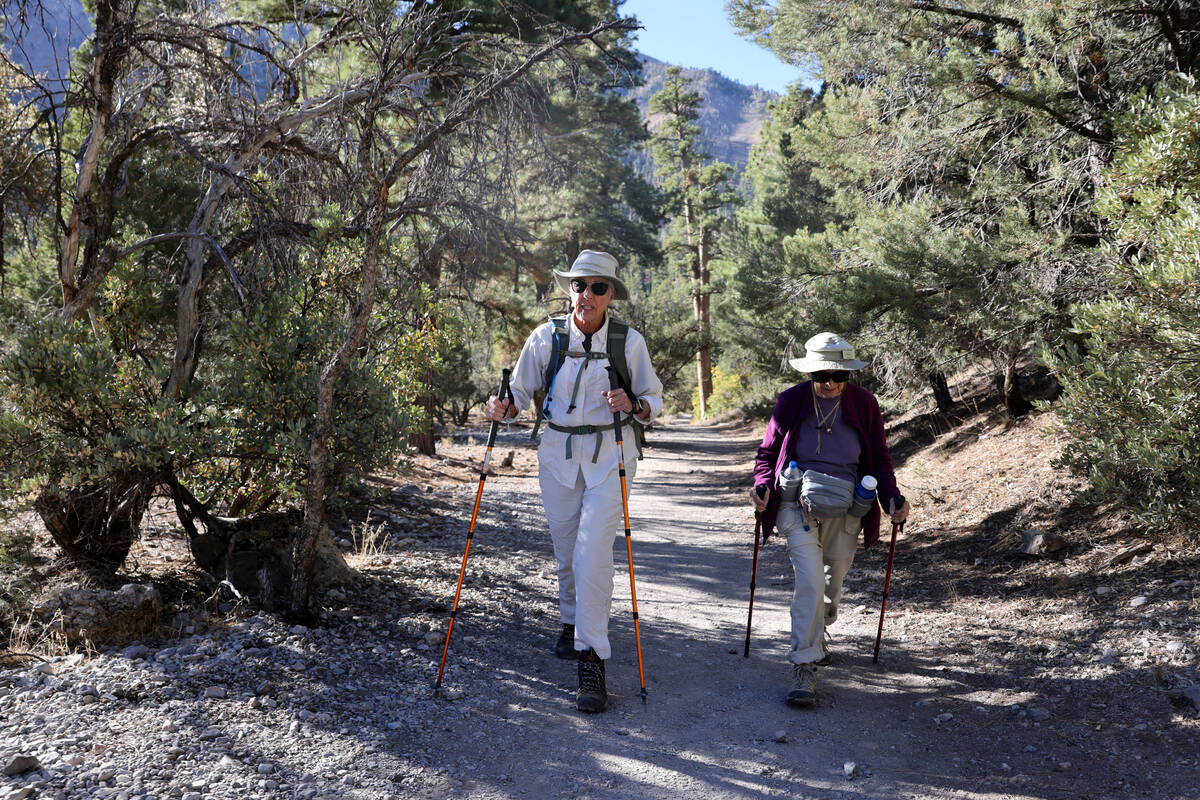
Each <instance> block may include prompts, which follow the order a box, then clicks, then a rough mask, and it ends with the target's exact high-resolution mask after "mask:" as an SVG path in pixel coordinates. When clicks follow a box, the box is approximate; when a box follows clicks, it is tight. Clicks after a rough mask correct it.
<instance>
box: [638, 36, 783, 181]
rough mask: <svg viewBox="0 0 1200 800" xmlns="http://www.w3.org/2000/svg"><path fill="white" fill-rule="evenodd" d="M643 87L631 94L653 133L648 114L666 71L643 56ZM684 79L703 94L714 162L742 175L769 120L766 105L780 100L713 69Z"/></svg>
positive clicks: (687, 73)
mask: <svg viewBox="0 0 1200 800" xmlns="http://www.w3.org/2000/svg"><path fill="white" fill-rule="evenodd" d="M641 58H642V74H643V77H644V83H643V84H642V85H641V86H639V87H638V88H636V89H634V90H633V91H632V92H630V95H631V96H632V97H633V98H634V100H636V101H637V104H638V108H639V109H641V112H642V116H643V117H646V118H647V124H649V126H650V129H651V130H654V129H655V128H656V127H657V123H658V120H657V119H656V118H654V117H652V116H650V115H649V114H648V113H647V109H648V107H649V105H650V97H651V96H652V95H654V94H655V93H656V92H658V91H660V90H661V89H662V87H663V80H664V78H665V76H666V70H667V67H668V66H670V65H668V64H666V63H664V62H662V61H659V60H658V59H656V58H651V57H650V56H647V55H644V54H643V55H642V56H641ZM683 77H685V78H687V79H688V80H690V81H691V82H692V86H693V88H694V89H695V90H696V91H698V92H699V93H700V98H701V100H702V104H701V108H700V120H699V123H700V129H701V136H700V141H701V143H702V144H703V146H704V149H705V150H706V151H707V152H708V153H709V154H710V155H711V156H713V157H714V158H717V159H720V160H721V161H725V162H727V163H730V164H733V165H734V166H735V167H736V168H737V170H738V171H739V172H740V171H741V170H742V168H744V167H745V166H746V162H747V161H748V160H749V156H750V147H751V145H753V144H754V143H755V142H757V141H758V136H759V132H760V131H761V130H762V126H763V123H764V122H765V121H766V118H767V103H768V102H770V101H771V100H773V99H775V98H776V97H778V95H777V94H775V93H774V92H769V91H767V90H765V89H760V88H759V87H757V86H746V85H744V84H741V83H738V82H737V81H734V80H730V79H729V78H726V77H725V76H724V75H722V74H721V73H719V72H717V71H716V70H712V69H695V68H692V67H685V68H684V70H683Z"/></svg>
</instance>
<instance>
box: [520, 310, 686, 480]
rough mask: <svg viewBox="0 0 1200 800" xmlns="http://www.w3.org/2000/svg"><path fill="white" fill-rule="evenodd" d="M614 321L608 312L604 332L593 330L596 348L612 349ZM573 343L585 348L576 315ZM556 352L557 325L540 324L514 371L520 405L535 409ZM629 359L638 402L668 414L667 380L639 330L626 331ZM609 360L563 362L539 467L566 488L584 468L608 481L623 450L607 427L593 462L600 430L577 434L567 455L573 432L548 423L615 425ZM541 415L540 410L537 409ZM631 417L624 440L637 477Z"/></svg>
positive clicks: (570, 329)
mask: <svg viewBox="0 0 1200 800" xmlns="http://www.w3.org/2000/svg"><path fill="white" fill-rule="evenodd" d="M608 323H609V317H608V316H607V315H606V316H605V319H604V324H603V325H601V326H600V330H598V331H596V332H595V333H593V334H592V352H594V353H597V352H598V353H606V354H607V347H608ZM567 334H568V346H567V349H568V350H569V351H572V352H581V351H582V350H583V334H582V333H581V332H580V330H579V328H578V327H576V325H575V319H574V317H568V320H567ZM553 351H554V323H552V322H547V323H545V324H544V325H539V326H538V327H537V328H536V329H534V331H533V333H531V334H529V338H528V339H526V340H525V346H524V347H523V348H521V356H520V358H518V359H517V367H516V369H515V370H513V374H512V381H511V386H512V393H513V399H514V400H515V401H516V407H517V408H520V409H525V408H529V405H530V402H531V401H532V399H533V394H534V392H537V391H540V390H541V389H542V388H543V387H542V381H543V380H544V379H545V376H546V367H547V365H549V363H550V356H551V355H552V353H553ZM625 363H626V364H628V365H629V385H630V388H631V389H632V390H633V397H632V398H630V399H631V400H633V402H634V405H635V406H636V405H637V399H638V398H640V399H642V400H645V401H646V403H647V404H648V405H649V406H650V419H654V418H655V417H657V416H658V415H659V413H661V412H662V406H663V400H662V389H663V387H662V381H660V380H659V379H658V375H656V374H655V373H654V367H653V366H652V365H651V364H650V352H649V351H648V350H647V349H646V340H645V338H643V336H642V335H641V334H640V333H638V332H637V331H635V330H634V329H633V328H630V329H629V332H628V333H627V334H626V335H625ZM608 364H609V361H608V358H597V359H587V358H571V357H569V356H568V357H567V358H566V359H564V360H563V365H562V368H561V369H560V370H559V371H558V376H557V377H556V378H555V381H554V391H553V392H552V393H551V400H550V405H549V408H550V418H549V419H548V420H547V423H545V424H546V427H545V428H544V430H543V433H542V442H541V445H540V446H539V447H538V465H539V469H540V470H546V471H548V472H549V474H551V475H553V476H554V478H555V480H557V481H558V482H559V483H561V484H563V485H564V486H567V487H571V486H574V485H575V480H576V476H577V475H578V474H579V470H582V471H583V479H584V481H585V482H586V484H587V485H588V486H596V485H598V484H599V483H601V482H603V481H604V479H605V478H606V477H607V476H608V474H609V473H610V472H612V471H613V470H615V469H616V468H617V465H618V463H619V460H620V453H619V452H618V451H617V441H616V436H615V434H614V432H613V431H611V430H607V431H603V432H602V433H601V434H600V436H601V437H602V438H601V444H600V452H599V454H598V455H597V457H596V461H595V463H592V454H593V453H595V452H596V443H595V437H596V434H587V435H576V436H574V437H573V439H574V441H572V443H571V458H570V459H568V458H567V439H568V437H571V434H568V433H565V432H563V431H556V430H553V429H551V428H550V427H549V425H548V423H549V422H553V423H554V424H556V425H562V426H564V427H577V426H581V425H597V426H599V425H611V424H612V411H611V410H610V409H609V407H608V401H607V400H606V399H605V398H604V396H603V395H602V394H601V392H605V391H608V390H609V389H610V385H609V378H608V370H607V369H605V367H607V366H608ZM580 370H583V378H582V379H581V381H580V384H579V394H578V395H577V397H576V399H575V408H574V410H572V411H570V412H568V410H567V409H568V407H569V405H570V401H571V390H572V388H573V387H574V386H575V378H576V376H577V375H578V374H579V372H580ZM534 413H535V414H536V409H535V411H534ZM629 419H630V417H629V415H622V423H623V424H622V437H621V438H622V442H623V445H624V448H625V453H626V459H625V469H626V472H627V473H628V474H629V477H630V478H632V477H633V475H634V473H635V472H636V471H637V467H636V460H637V458H636V457H637V447H636V445H635V444H634V441H633V432H632V431H631V430H630V427H629V426H628V425H627V424H624V423H627V421H628V420H629Z"/></svg>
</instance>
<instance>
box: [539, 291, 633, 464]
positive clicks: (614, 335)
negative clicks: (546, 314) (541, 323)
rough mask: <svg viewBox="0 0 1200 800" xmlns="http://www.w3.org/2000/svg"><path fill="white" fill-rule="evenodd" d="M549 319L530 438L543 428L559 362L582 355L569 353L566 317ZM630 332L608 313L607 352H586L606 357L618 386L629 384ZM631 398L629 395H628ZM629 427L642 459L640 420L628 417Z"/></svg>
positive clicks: (623, 323) (618, 318)
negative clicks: (549, 342) (547, 353)
mask: <svg viewBox="0 0 1200 800" xmlns="http://www.w3.org/2000/svg"><path fill="white" fill-rule="evenodd" d="M550 322H551V323H553V324H554V333H553V336H552V341H553V347H552V349H551V350H550V361H549V362H548V363H547V364H546V374H545V376H544V377H543V379H542V388H541V391H539V392H535V393H534V402H535V403H536V404H537V421H536V422H534V424H533V432H532V433H531V434H530V438H532V439H536V438H537V435H538V431H540V430H541V428H542V422H543V421H545V419H546V416H545V409H546V401H547V400H548V399H550V398H551V397H553V392H554V382H555V380H556V379H557V378H558V371H559V370H560V369H562V365H563V364H564V363H565V362H566V360H567V357H568V356H573V357H575V358H581V357H585V356H583V355H582V354H579V355H576V354H573V353H571V351H570V349H569V347H568V345H569V341H570V334H569V332H568V330H567V318H566V317H565V316H564V317H550ZM628 333H629V323H627V322H625V321H624V320H623V319H621V318H620V317H617V316H616V315H615V314H609V317H608V341H607V343H606V344H605V350H607V351H608V352H607V354H600V353H596V354H588V355H587V356H586V357H589V358H603V357H604V356H605V355H607V357H608V361H609V363H610V364H611V365H612V367H613V369H615V370H616V371H617V376H618V378H619V382H620V385H621V386H623V387H625V386H631V384H630V381H629V364H628V362H626V361H625V337H626V335H627V334H628ZM630 399H631V400H632V399H633V398H632V397H631V398H630ZM629 427H631V428H632V429H633V442H634V444H635V445H636V446H637V451H638V455H637V457H638V459H639V460H641V458H642V448H643V447H644V446H645V444H646V434H645V432H644V431H643V429H642V428H643V426H642V423H641V422H639V421H638V420H637V419H636V418H634V417H632V416H631V417H630V419H629Z"/></svg>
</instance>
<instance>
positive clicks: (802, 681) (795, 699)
mask: <svg viewBox="0 0 1200 800" xmlns="http://www.w3.org/2000/svg"><path fill="white" fill-rule="evenodd" d="M785 702H786V703H787V704H788V705H789V706H791V707H792V708H812V707H813V706H815V705H816V704H817V668H816V667H814V666H813V665H812V664H793V665H792V686H791V688H790V689H789V690H788V693H787V698H786V699H785Z"/></svg>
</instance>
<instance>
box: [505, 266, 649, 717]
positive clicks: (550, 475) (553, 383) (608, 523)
mask: <svg viewBox="0 0 1200 800" xmlns="http://www.w3.org/2000/svg"><path fill="white" fill-rule="evenodd" d="M616 270H617V260H616V259H615V258H614V257H613V256H611V255H609V254H608V253H602V252H597V251H594V250H584V251H583V252H581V253H580V254H579V257H578V258H576V259H575V263H574V264H572V265H571V269H570V270H569V271H567V272H560V271H558V270H555V272H554V275H555V282H556V283H557V284H558V286H559V288H560V289H562V290H563V291H565V292H567V294H568V295H569V296H570V299H571V314H570V315H569V316H568V317H566V318H565V319H552V320H551V321H550V322H547V323H545V324H543V325H540V326H539V327H538V328H537V329H535V330H534V331H533V333H532V334H530V336H529V338H528V339H527V340H526V341H525V346H524V348H523V349H522V350H521V356H520V358H519V359H518V360H517V366H516V369H515V370H514V372H513V376H512V384H511V387H512V393H513V398H514V400H515V403H513V404H511V405H510V404H509V403H508V402H507V401H505V400H500V399H498V398H496V397H494V396H493V397H490V398H488V401H487V403H486V404H485V406H484V414H485V415H486V416H487V418H488V419H492V420H504V419H511V418H512V417H515V416H516V415H517V413H518V412H519V410H520V409H524V408H528V407H529V404H530V402H531V401H534V402H536V403H537V404H538V408H539V420H540V419H541V418H542V417H543V416H544V418H545V422H546V426H547V430H546V432H545V434H544V435H543V436H542V440H541V444H540V446H539V447H538V480H539V482H540V484H541V490H542V505H543V507H544V508H545V510H546V522H547V523H548V525H549V528H550V537H551V539H552V540H553V543H554V555H555V558H556V560H557V561H558V604H559V613H560V615H561V619H562V625H563V627H562V633H561V635H560V636H559V639H558V641H557V643H556V644H555V648H554V649H555V653H556V654H557V655H558V656H559V657H560V658H576V659H577V660H578V662H579V693H578V696H577V698H576V704H577V706H578V708H579V710H581V711H587V712H599V711H604V710H605V709H606V708H607V707H608V693H607V689H606V687H605V683H604V661H605V660H607V659H608V658H609V657H610V656H611V655H612V648H611V646H610V645H609V641H608V621H609V611H610V609H611V607H612V593H613V576H614V572H615V570H614V568H613V540H614V539H615V538H616V534H617V530H618V528H620V527H621V522H622V511H621V483H620V478H619V475H618V472H617V467H618V463H619V460H620V454H619V452H618V449H617V443H616V436H615V433H614V430H613V413H614V412H621V413H622V414H624V415H626V416H625V417H624V418H623V419H622V430H623V436H622V439H623V443H624V447H625V452H626V454H627V457H626V459H625V465H626V474H627V477H628V479H629V481H632V479H633V476H634V475H635V474H636V472H637V466H636V465H637V461H636V459H635V458H634V454H635V448H636V442H637V440H638V438H639V437H638V436H637V435H635V432H634V430H633V428H634V427H635V426H634V425H633V424H631V423H632V422H634V421H636V422H638V423H640V424H644V423H648V422H650V421H651V420H653V419H654V418H655V417H656V416H657V415H658V414H659V412H661V411H662V382H661V381H659V379H658V376H657V375H655V374H654V368H653V367H652V366H651V364H650V354H649V352H648V351H647V349H646V341H645V339H644V338H643V337H642V335H641V334H640V333H638V332H637V331H635V330H633V329H632V328H630V327H629V326H628V325H627V324H625V323H624V322H622V321H621V320H619V319H617V318H615V317H614V316H613V315H612V314H609V313H607V311H608V305H609V303H611V302H612V301H613V300H614V299H615V300H627V299H629V291H628V290H627V289H626V287H625V284H624V283H622V282H621V280H620V279H619V278H618V277H617V275H616ZM556 338H557V340H558V341H557V344H556V341H555V340H556ZM610 348H611V350H610ZM618 348H619V353H620V354H623V355H624V358H623V359H621V358H620V357H619V355H618V357H615V358H612V359H611V360H610V358H609V355H610V352H617V349H618ZM552 362H557V363H560V364H561V366H559V367H558V368H557V369H556V370H551V369H550V368H551V365H552ZM610 364H611V365H612V366H614V368H615V369H616V371H617V372H618V373H620V372H622V371H623V372H625V373H626V374H625V376H624V377H625V378H626V380H627V382H628V385H629V388H630V390H631V393H632V396H629V395H627V394H626V393H625V391H623V390H622V389H620V388H615V389H614V388H612V385H611V383H610V375H609V371H608V370H607V369H606V367H608V366H609V365H610ZM627 483H628V481H627Z"/></svg>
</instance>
